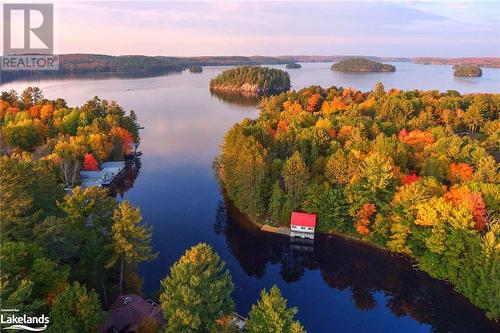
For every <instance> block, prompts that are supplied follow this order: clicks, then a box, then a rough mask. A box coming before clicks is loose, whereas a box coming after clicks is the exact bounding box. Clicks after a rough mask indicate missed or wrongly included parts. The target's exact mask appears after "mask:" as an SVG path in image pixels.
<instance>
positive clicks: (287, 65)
mask: <svg viewBox="0 0 500 333" xmlns="http://www.w3.org/2000/svg"><path fill="white" fill-rule="evenodd" d="M285 67H286V68H287V69H299V68H302V65H301V64H297V63H296V62H293V63H291V64H286V66H285Z"/></svg>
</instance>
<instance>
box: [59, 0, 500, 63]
mask: <svg viewBox="0 0 500 333" xmlns="http://www.w3.org/2000/svg"><path fill="white" fill-rule="evenodd" d="M57 5H59V8H58V11H59V12H60V13H59V15H58V17H60V18H61V20H60V24H59V25H60V26H62V27H64V29H62V28H61V29H60V31H59V35H60V38H61V40H60V43H59V46H60V49H61V50H63V52H76V51H78V52H104V53H111V54H123V53H128V54H149V55H159V54H162V55H207V54H257V53H259V54H266V55H276V54H283V53H288V52H289V51H293V50H297V52H298V53H311V52H314V53H323V54H324V53H328V52H329V51H330V50H331V48H330V47H329V45H330V43H336V44H337V45H336V50H341V51H345V52H350V53H357V54H373V51H372V50H374V49H377V50H378V49H380V47H379V45H377V43H385V44H386V45H387V46H388V48H387V49H386V50H385V51H384V53H385V55H395V56H397V55H405V56H411V55H414V54H415V53H416V51H417V50H422V49H426V48H428V47H430V46H432V47H435V45H439V44H440V43H441V46H442V47H443V49H446V48H448V47H449V46H450V43H455V42H457V39H458V37H457V36H460V38H461V39H462V40H463V41H472V42H473V43H474V45H475V47H476V51H477V54H478V55H490V56H494V55H498V51H499V45H500V44H499V43H500V36H499V31H500V23H499V22H498V16H494V15H491V8H490V7H491V6H490V7H488V6H486V7H485V6H484V5H476V4H475V3H469V2H467V3H464V4H460V5H458V6H449V3H447V2H445V3H441V4H440V3H435V2H430V3H429V2H421V1H419V2H408V3H395V2H223V1H213V2H212V1H210V2H167V3H165V2H140V3H139V2H122V3H117V2H108V3H100V2H99V3H95V2H92V3H72V2H70V3H58V4H57ZM56 8H57V7H56ZM488 9H489V10H488ZM481 18H482V19H481ZM492 20H493V21H492ZM495 20H496V21H495ZM56 28H57V27H56ZM398 43H399V45H398ZM412 43H414V44H412ZM356 44H357V45H356ZM461 49H462V52H470V48H469V47H468V46H467V45H465V44H464V43H462V46H461ZM280 50H282V51H280ZM285 50H289V51H285ZM301 50H302V51H301ZM453 50H456V47H455V46H454V47H453ZM427 53H430V54H432V52H427ZM460 55H461V54H457V56H460ZM450 56H452V54H450Z"/></svg>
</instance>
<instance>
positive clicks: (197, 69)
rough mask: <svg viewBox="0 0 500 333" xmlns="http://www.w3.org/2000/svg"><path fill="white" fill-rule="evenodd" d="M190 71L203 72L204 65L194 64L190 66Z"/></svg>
mask: <svg viewBox="0 0 500 333" xmlns="http://www.w3.org/2000/svg"><path fill="white" fill-rule="evenodd" d="M189 71H190V72H191V73H201V72H203V67H201V66H197V65H194V66H191V67H189Z"/></svg>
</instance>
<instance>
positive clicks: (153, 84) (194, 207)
mask: <svg viewBox="0 0 500 333" xmlns="http://www.w3.org/2000/svg"><path fill="white" fill-rule="evenodd" d="M330 65H331V64H329V63H303V64H302V66H303V68H302V69H293V70H288V71H289V73H290V76H291V83H292V86H293V87H292V88H293V89H300V88H302V87H305V86H308V85H312V84H315V85H322V86H323V87H328V86H331V85H336V86H353V87H355V88H358V89H360V90H371V89H372V87H373V86H374V85H375V83H376V82H377V81H382V82H383V83H384V85H385V87H386V89H389V88H399V89H439V90H443V91H445V90H448V89H454V90H458V91H460V92H461V93H467V92H497V93H498V92H500V69H488V68H485V69H483V77H481V78H455V77H454V76H453V74H452V69H451V66H440V65H427V66H426V65H416V64H413V63H394V65H395V66H396V67H397V71H396V72H394V73H359V74H357V73H340V72H332V71H330V69H329V67H330ZM273 67H276V68H284V66H273ZM225 68H226V67H204V70H203V73H201V74H193V73H189V71H184V72H182V73H175V74H171V75H165V76H158V77H150V78H140V77H127V76H125V77H120V78H117V77H113V76H106V75H98V76H93V77H91V78H89V77H86V78H59V79H44V80H39V81H31V82H26V81H17V82H11V83H8V84H5V85H2V86H1V89H2V90H9V89H16V90H17V91H18V92H21V91H22V90H23V89H24V88H25V87H26V86H28V85H37V86H39V87H40V88H42V90H43V92H44V94H45V96H46V97H47V98H58V97H62V98H64V99H66V101H67V102H68V105H72V106H74V105H82V104H83V103H84V102H85V101H87V100H89V99H90V98H92V97H93V96H99V97H100V98H102V99H110V100H116V101H117V102H118V103H119V104H120V105H121V106H123V107H124V109H126V110H130V109H133V110H135V111H136V112H137V114H138V117H139V121H140V123H141V124H142V125H143V126H144V127H145V129H144V130H142V132H141V137H142V142H141V146H140V150H141V151H142V152H143V155H142V157H141V160H140V163H138V164H139V165H138V168H139V172H138V174H137V175H135V174H134V175H130V177H127V180H126V181H124V182H123V184H118V186H117V187H118V189H117V192H118V198H119V199H121V198H123V199H126V200H129V201H131V202H132V203H133V204H134V205H137V206H139V207H140V208H141V211H142V215H143V217H144V220H145V221H147V222H148V223H150V224H151V225H152V226H153V246H154V247H155V249H156V250H157V251H159V252H160V255H159V257H158V258H157V259H156V260H154V261H153V262H150V263H146V264H143V265H141V266H140V275H141V276H142V277H143V278H144V291H145V292H146V294H151V293H153V292H154V291H156V290H157V289H158V288H159V286H160V280H161V279H163V278H164V277H165V276H166V275H167V274H168V272H169V267H170V266H171V265H172V264H173V262H174V261H175V260H177V259H178V258H179V257H180V256H181V255H182V254H183V253H184V251H185V250H186V249H187V248H189V247H190V246H192V245H195V244H197V243H199V242H206V243H209V244H210V245H212V246H213V248H214V249H215V250H216V251H217V252H218V253H219V254H220V256H221V257H222V259H223V260H224V261H225V262H226V264H227V268H228V269H229V270H230V272H231V275H232V277H233V281H234V283H235V292H234V300H235V302H236V304H237V310H238V312H239V313H241V314H243V315H246V314H247V312H248V311H249V309H250V307H251V305H252V304H253V303H254V302H255V301H256V300H257V298H258V297H259V292H260V290H261V289H263V288H270V287H271V286H272V285H273V284H276V285H278V286H279V288H280V289H281V291H282V293H283V295H284V296H285V297H286V298H287V299H288V303H289V305H291V306H296V307H298V309H299V313H298V315H297V318H298V319H299V320H300V321H301V322H302V324H303V325H304V326H305V328H306V329H307V330H308V331H309V332H313V333H316V332H332V331H337V332H396V331H397V332H429V331H435V332H489V331H497V330H498V329H499V328H498V326H496V325H495V324H493V323H492V322H491V321H489V320H487V319H486V318H485V317H484V315H483V314H482V312H481V311H480V310H478V309H477V308H475V307H474V306H472V305H471V304H470V303H468V302H467V301H466V299H465V298H464V297H462V296H460V295H458V294H457V293H455V292H454V291H453V290H452V288H451V287H450V286H449V285H448V284H446V283H445V282H442V281H437V280H434V279H431V278H430V277H429V276H428V275H427V274H425V273H422V272H420V271H418V270H416V269H414V268H413V265H412V263H411V262H408V261H407V260H405V259H402V258H399V257H396V256H393V255H389V254H387V253H384V252H381V251H378V250H375V249H372V248H370V247H367V246H363V245H360V244H359V243H357V242H353V241H346V240H343V239H339V238H337V237H333V236H319V237H318V238H317V239H316V240H315V243H314V247H313V248H312V251H311V249H310V248H301V247H300V246H295V245H294V246H291V244H290V240H289V239H287V238H282V237H279V236H276V235H270V234H263V233H261V232H260V231H258V230H255V228H254V227H252V226H251V225H249V224H248V223H247V222H246V221H245V218H244V217H242V216H241V214H239V212H238V211H236V210H235V209H234V208H233V207H231V205H230V204H229V203H225V202H224V199H223V197H222V195H221V191H220V188H219V185H218V184H217V181H216V180H215V177H214V173H213V171H212V168H211V164H212V161H213V159H214V157H215V156H216V155H217V154H218V152H219V145H220V143H221V141H222V137H223V135H224V133H225V132H226V131H227V130H228V129H229V128H230V127H231V126H232V125H233V124H234V123H236V122H239V121H241V120H242V119H243V118H245V117H250V118H252V117H256V116H257V111H256V108H255V103H256V100H255V99H252V98H242V97H239V96H229V97H222V96H220V95H216V94H211V93H210V91H209V89H208V84H209V81H210V79H211V78H212V77H214V76H216V75H217V74H219V73H220V72H221V71H222V70H224V69H225ZM135 176H137V177H136V178H135ZM134 178H135V179H134Z"/></svg>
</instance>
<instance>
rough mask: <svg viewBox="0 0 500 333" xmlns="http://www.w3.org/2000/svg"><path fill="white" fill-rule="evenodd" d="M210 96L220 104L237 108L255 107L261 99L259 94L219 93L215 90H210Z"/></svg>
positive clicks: (243, 92)
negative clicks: (223, 103) (236, 106)
mask: <svg viewBox="0 0 500 333" xmlns="http://www.w3.org/2000/svg"><path fill="white" fill-rule="evenodd" d="M210 95H211V96H212V97H216V98H217V99H218V100H220V101H222V102H225V103H228V104H234V105H238V106H257V104H258V103H259V101H260V99H261V97H262V95H261V94H257V93H252V92H246V91H242V92H238V91H220V90H216V89H210Z"/></svg>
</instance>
